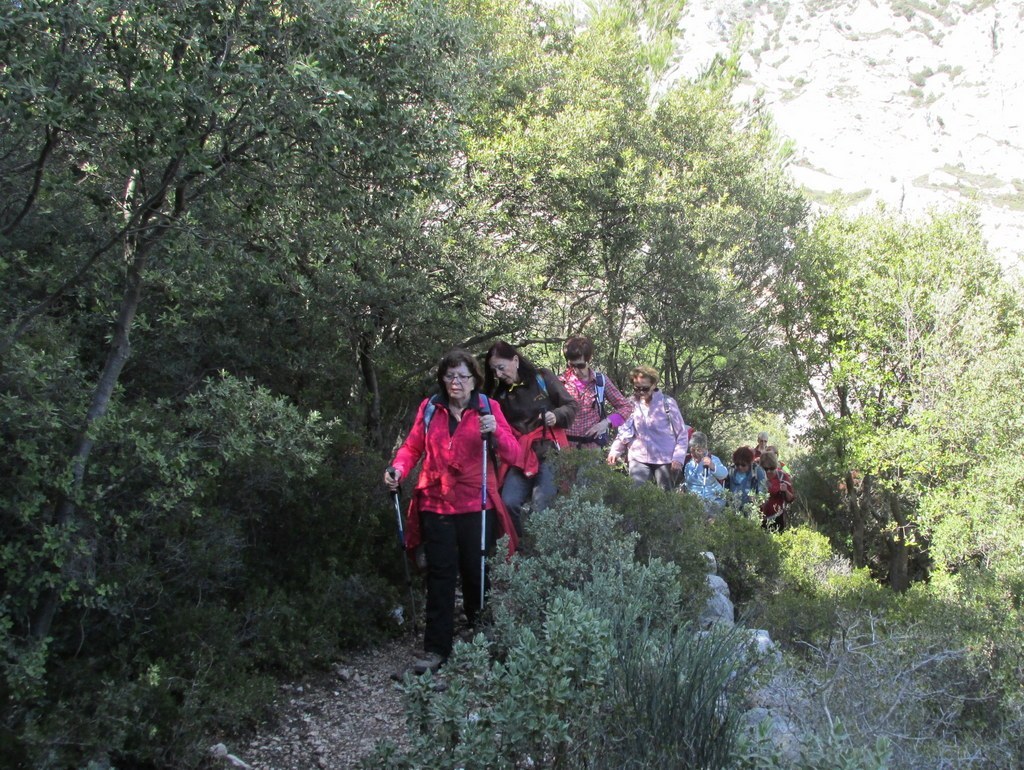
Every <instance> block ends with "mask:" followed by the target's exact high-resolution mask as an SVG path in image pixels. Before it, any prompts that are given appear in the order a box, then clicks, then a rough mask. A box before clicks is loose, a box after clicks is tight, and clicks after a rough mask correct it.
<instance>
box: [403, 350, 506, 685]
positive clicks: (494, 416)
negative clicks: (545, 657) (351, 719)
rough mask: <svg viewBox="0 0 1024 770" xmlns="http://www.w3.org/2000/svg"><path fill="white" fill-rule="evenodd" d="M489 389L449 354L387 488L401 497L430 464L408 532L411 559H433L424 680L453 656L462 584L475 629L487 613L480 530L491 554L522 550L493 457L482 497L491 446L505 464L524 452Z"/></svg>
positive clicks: (467, 360) (417, 667)
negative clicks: (415, 554) (417, 554)
mask: <svg viewBox="0 0 1024 770" xmlns="http://www.w3.org/2000/svg"><path fill="white" fill-rule="evenodd" d="M483 383H484V376H483V373H482V372H481V371H480V364H479V363H478V362H477V360H476V359H475V358H473V356H472V354H470V353H469V352H468V351H466V350H461V349H459V348H456V349H455V350H451V351H449V352H448V353H447V354H445V356H444V358H442V359H441V363H440V364H439V365H438V367H437V385H438V394H437V395H436V396H433V397H431V398H428V399H426V400H425V401H423V403H421V404H420V408H419V411H418V412H417V414H416V422H414V423H413V426H412V429H411V430H410V431H409V435H408V437H407V438H406V439H405V443H403V444H402V446H401V448H400V449H399V450H398V452H397V454H396V455H395V459H394V460H392V462H391V465H390V466H389V467H388V469H387V470H386V471H385V472H384V483H385V484H386V485H387V486H388V488H389V489H391V490H392V491H397V490H398V486H399V482H400V481H401V480H402V479H404V478H405V477H406V476H408V475H409V473H410V472H411V471H412V470H413V469H414V468H415V467H416V465H417V464H418V463H419V462H420V460H421V459H422V460H423V468H422V470H421V471H420V474H419V478H418V479H417V480H416V489H415V490H414V491H413V494H412V500H411V502H410V505H409V513H408V516H407V519H406V527H405V535H406V542H405V546H406V548H407V549H409V550H410V551H412V550H413V549H415V548H416V547H417V546H418V545H419V544H420V543H421V542H422V544H423V549H424V553H425V555H426V559H427V579H426V582H427V610H426V621H427V623H426V629H425V630H424V633H423V652H424V657H423V658H422V659H421V660H417V661H415V662H414V663H413V664H412V666H411V667H410V668H411V670H412V671H414V672H415V673H418V674H422V673H425V672H426V671H436V670H437V669H438V667H439V666H440V665H441V664H442V663H444V661H445V660H447V659H448V655H449V654H450V653H451V651H452V641H453V639H454V634H455V589H456V586H457V584H458V581H459V579H460V578H461V580H462V600H463V606H464V609H465V611H466V618H467V620H468V621H469V624H470V626H472V625H473V624H474V623H475V621H476V619H477V617H478V616H479V613H480V610H481V609H482V608H481V606H480V599H481V590H480V589H481V586H480V577H481V568H480V541H481V537H480V535H481V533H480V525H481V523H482V521H483V520H484V519H485V517H486V525H487V531H486V542H487V551H488V553H491V552H493V550H494V545H495V543H497V541H498V538H499V536H500V535H502V534H507V535H508V536H509V538H510V543H509V550H510V553H511V552H512V551H514V550H515V546H516V533H515V529H514V527H513V525H512V520H511V518H510V517H509V515H508V511H507V510H506V508H505V506H504V505H503V504H502V501H501V497H499V495H498V494H497V492H498V486H497V484H496V483H495V478H496V473H495V467H494V457H493V455H492V454H491V452H487V456H488V457H487V461H486V462H487V466H488V467H487V485H486V491H487V498H486V505H484V500H483V498H482V494H481V492H482V490H483V487H484V476H483V473H484V470H483V464H484V446H485V444H484V441H485V440H487V441H488V442H489V444H490V448H491V449H492V450H493V452H494V454H496V455H497V457H498V459H500V460H501V461H502V462H503V463H507V462H511V461H512V460H514V459H515V457H516V454H517V451H518V444H517V442H516V439H515V436H513V434H512V429H511V428H510V427H509V424H508V422H507V421H506V420H505V416H504V415H503V414H502V411H501V407H500V406H499V405H498V404H496V403H494V402H492V401H490V400H489V399H486V398H485V397H483V396H482V395H481V393H480V389H481V387H482V386H483ZM428 410H430V411H429V417H428V416H427V415H428ZM484 510H485V511H486V512H484ZM485 580H486V578H485Z"/></svg>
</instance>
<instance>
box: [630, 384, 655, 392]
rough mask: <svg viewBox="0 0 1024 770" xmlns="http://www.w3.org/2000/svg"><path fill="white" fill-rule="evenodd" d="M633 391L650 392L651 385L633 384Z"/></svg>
mask: <svg viewBox="0 0 1024 770" xmlns="http://www.w3.org/2000/svg"><path fill="white" fill-rule="evenodd" d="M633 392H634V393H650V392H651V386H650V385H634V386H633Z"/></svg>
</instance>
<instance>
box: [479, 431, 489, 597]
mask: <svg viewBox="0 0 1024 770" xmlns="http://www.w3.org/2000/svg"><path fill="white" fill-rule="evenodd" d="M487 439H488V436H484V442H483V444H484V448H483V457H484V461H483V473H482V479H483V481H482V482H481V484H480V613H481V614H482V613H483V611H484V581H485V580H486V579H487Z"/></svg>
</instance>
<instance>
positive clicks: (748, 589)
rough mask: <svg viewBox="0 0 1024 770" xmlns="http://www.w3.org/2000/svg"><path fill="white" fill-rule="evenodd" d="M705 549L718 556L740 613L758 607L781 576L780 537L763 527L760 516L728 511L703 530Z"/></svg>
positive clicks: (770, 592)
mask: <svg viewBox="0 0 1024 770" xmlns="http://www.w3.org/2000/svg"><path fill="white" fill-rule="evenodd" d="M702 535H703V538H704V540H703V541H702V545H703V549H704V550H706V551H710V552H711V553H713V554H714V555H715V559H716V560H717V562H718V574H719V575H720V576H721V577H722V578H723V579H724V580H725V582H726V583H728V584H729V592H730V594H731V596H732V600H733V602H734V603H735V604H736V607H737V610H738V611H739V612H740V614H741V615H743V614H745V613H748V612H756V607H755V606H749V607H747V606H745V605H748V604H751V603H755V602H757V601H759V600H760V601H763V600H764V598H765V597H767V596H770V595H771V594H772V593H773V592H774V590H775V586H776V585H777V583H778V581H779V580H780V578H781V572H782V563H781V557H780V553H779V544H778V540H777V539H776V538H775V537H773V536H771V535H769V534H768V533H767V532H765V530H763V529H762V528H761V522H760V518H759V517H758V518H756V519H748V518H745V517H743V516H736V515H733V514H731V513H728V512H726V513H725V514H723V515H721V516H718V517H716V518H715V520H714V521H712V522H710V523H709V524H708V525H707V527H706V528H705V529H704V531H703V532H702Z"/></svg>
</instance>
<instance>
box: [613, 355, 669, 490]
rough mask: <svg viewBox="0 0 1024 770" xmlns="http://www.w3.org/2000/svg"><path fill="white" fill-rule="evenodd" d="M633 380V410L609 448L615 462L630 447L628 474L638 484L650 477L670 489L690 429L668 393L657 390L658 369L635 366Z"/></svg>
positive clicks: (630, 375) (643, 482)
mask: <svg viewBox="0 0 1024 770" xmlns="http://www.w3.org/2000/svg"><path fill="white" fill-rule="evenodd" d="M629 378H630V380H632V382H633V414H632V416H631V417H630V418H629V419H628V420H626V422H625V423H623V425H622V427H621V428H619V432H618V435H617V436H616V437H615V441H614V442H612V446H611V449H610V450H609V451H608V464H609V465H614V464H615V463H617V462H618V461H619V458H620V457H621V456H622V455H623V453H624V452H626V450H627V448H628V450H629V477H630V478H631V479H633V482H634V483H635V484H637V485H638V486H639V485H641V484H646V483H647V482H648V481H650V480H651V479H654V481H655V482H656V483H657V484H658V486H660V487H661V488H662V489H665V490H671V489H672V487H673V486H674V484H675V475H676V474H678V473H679V471H680V470H682V467H683V463H685V462H686V453H687V448H688V444H689V431H688V429H687V427H686V423H685V422H684V421H683V416H682V414H680V413H679V405H678V404H677V403H676V401H675V399H674V398H672V397H671V396H666V395H665V394H664V393H662V392H661V391H660V390H658V379H659V377H658V372H657V371H656V370H654V369H652V368H651V367H649V366H638V367H636V368H635V369H633V371H631V372H630V373H629Z"/></svg>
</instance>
